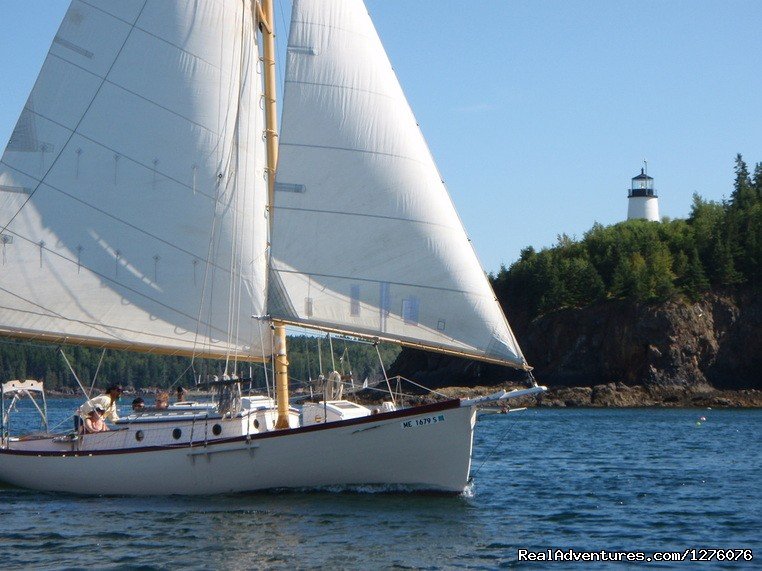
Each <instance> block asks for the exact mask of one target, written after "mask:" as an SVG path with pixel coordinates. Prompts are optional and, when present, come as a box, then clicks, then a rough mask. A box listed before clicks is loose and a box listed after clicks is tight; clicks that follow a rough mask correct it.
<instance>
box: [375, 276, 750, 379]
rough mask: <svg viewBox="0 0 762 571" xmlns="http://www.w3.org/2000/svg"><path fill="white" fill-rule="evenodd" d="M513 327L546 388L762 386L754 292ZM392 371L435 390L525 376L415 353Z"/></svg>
mask: <svg viewBox="0 0 762 571" xmlns="http://www.w3.org/2000/svg"><path fill="white" fill-rule="evenodd" d="M515 327H516V329H515V333H516V335H517V337H518V339H519V342H520V343H521V346H522V348H523V350H524V354H525V356H526V358H527V360H528V361H529V363H531V364H532V365H533V366H534V367H535V371H534V374H535V377H536V378H537V379H538V381H539V382H541V383H543V384H546V385H549V386H556V387H562V386H566V387H569V386H578V387H592V386H595V385H604V384H608V383H620V384H621V383H623V384H624V385H628V386H633V385H642V386H645V387H675V388H677V387H684V388H696V389H705V388H708V387H714V388H721V389H762V374H761V373H760V371H762V304H761V303H760V296H759V292H758V291H756V290H755V289H753V288H739V289H734V290H730V291H725V292H721V293H718V292H713V293H707V294H706V295H704V296H703V297H702V298H701V299H700V300H699V301H697V302H689V301H686V300H684V299H673V300H670V301H666V302H663V303H658V304H644V303H638V302H634V301H626V300H612V301H607V302H603V303H597V304H594V305H591V306H588V307H585V308H579V309H562V310H559V311H555V312H552V313H549V314H546V315H543V316H540V317H538V318H536V319H534V320H533V321H531V322H529V323H527V324H521V323H519V324H515ZM390 372H391V374H395V375H397V374H399V375H402V376H405V377H410V378H414V379H417V380H419V381H420V382H422V383H423V384H426V385H427V386H430V387H442V386H476V385H491V384H501V383H505V382H506V381H512V380H517V379H518V377H517V376H516V375H515V374H514V373H513V372H512V371H510V370H509V369H505V368H503V367H496V366H492V365H485V364H480V363H476V362H473V361H467V360H462V359H457V358H453V357H445V356H440V355H431V354H425V353H422V352H420V351H415V350H409V349H405V350H404V351H403V352H402V353H401V354H400V356H399V357H398V359H397V360H396V361H395V363H394V364H393V365H392V367H391V369H390Z"/></svg>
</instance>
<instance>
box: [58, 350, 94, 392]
mask: <svg viewBox="0 0 762 571" xmlns="http://www.w3.org/2000/svg"><path fill="white" fill-rule="evenodd" d="M59 351H61V356H62V357H63V358H64V361H66V364H67V365H68V367H69V370H70V371H71V374H72V375H74V380H75V381H77V384H78V385H79V388H80V389H82V392H83V393H84V395H85V402H87V401H89V400H90V397H89V396H88V394H87V391H86V390H85V387H83V386H82V382H81V381H80V380H79V377H78V376H77V373H75V372H74V368H73V367H72V366H71V363H69V359H67V358H66V353H64V350H63V349H59Z"/></svg>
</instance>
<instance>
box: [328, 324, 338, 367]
mask: <svg viewBox="0 0 762 571" xmlns="http://www.w3.org/2000/svg"><path fill="white" fill-rule="evenodd" d="M328 347H329V348H330V349H331V371H335V370H336V361H335V360H334V358H333V339H331V332H330V331H329V332H328Z"/></svg>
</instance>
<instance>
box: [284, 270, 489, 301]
mask: <svg viewBox="0 0 762 571" xmlns="http://www.w3.org/2000/svg"><path fill="white" fill-rule="evenodd" d="M273 271H274V272H282V273H285V274H296V275H301V276H311V277H312V276H314V277H321V278H331V279H340V280H354V281H360V282H369V283H374V284H381V283H387V284H391V285H398V286H403V287H414V288H419V289H429V290H435V291H446V292H449V293H461V294H465V295H471V296H474V297H482V298H484V299H493V298H492V296H489V295H483V294H480V293H477V292H472V291H468V290H463V289H455V288H448V287H436V286H430V285H419V284H411V283H405V282H391V281H387V280H376V279H372V278H361V277H357V276H340V275H332V274H318V273H314V272H298V271H296V270H285V269H277V268H273Z"/></svg>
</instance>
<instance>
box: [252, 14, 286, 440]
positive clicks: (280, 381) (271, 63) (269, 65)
mask: <svg viewBox="0 0 762 571" xmlns="http://www.w3.org/2000/svg"><path fill="white" fill-rule="evenodd" d="M256 9H257V19H258V21H259V29H260V30H261V31H262V52H263V53H262V62H263V63H264V71H265V92H264V97H265V136H266V140H267V211H268V217H269V222H270V228H271V229H272V225H273V221H274V218H275V216H274V214H275V208H274V202H275V173H276V171H277V168H278V114H277V110H276V108H275V95H276V84H275V12H274V10H273V0H259V1H258V2H257V3H256ZM273 327H274V329H275V347H274V349H275V394H276V401H277V404H278V420H277V421H276V422H275V428H276V429H281V428H288V427H289V422H288V355H287V353H286V325H285V323H283V322H280V321H273Z"/></svg>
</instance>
